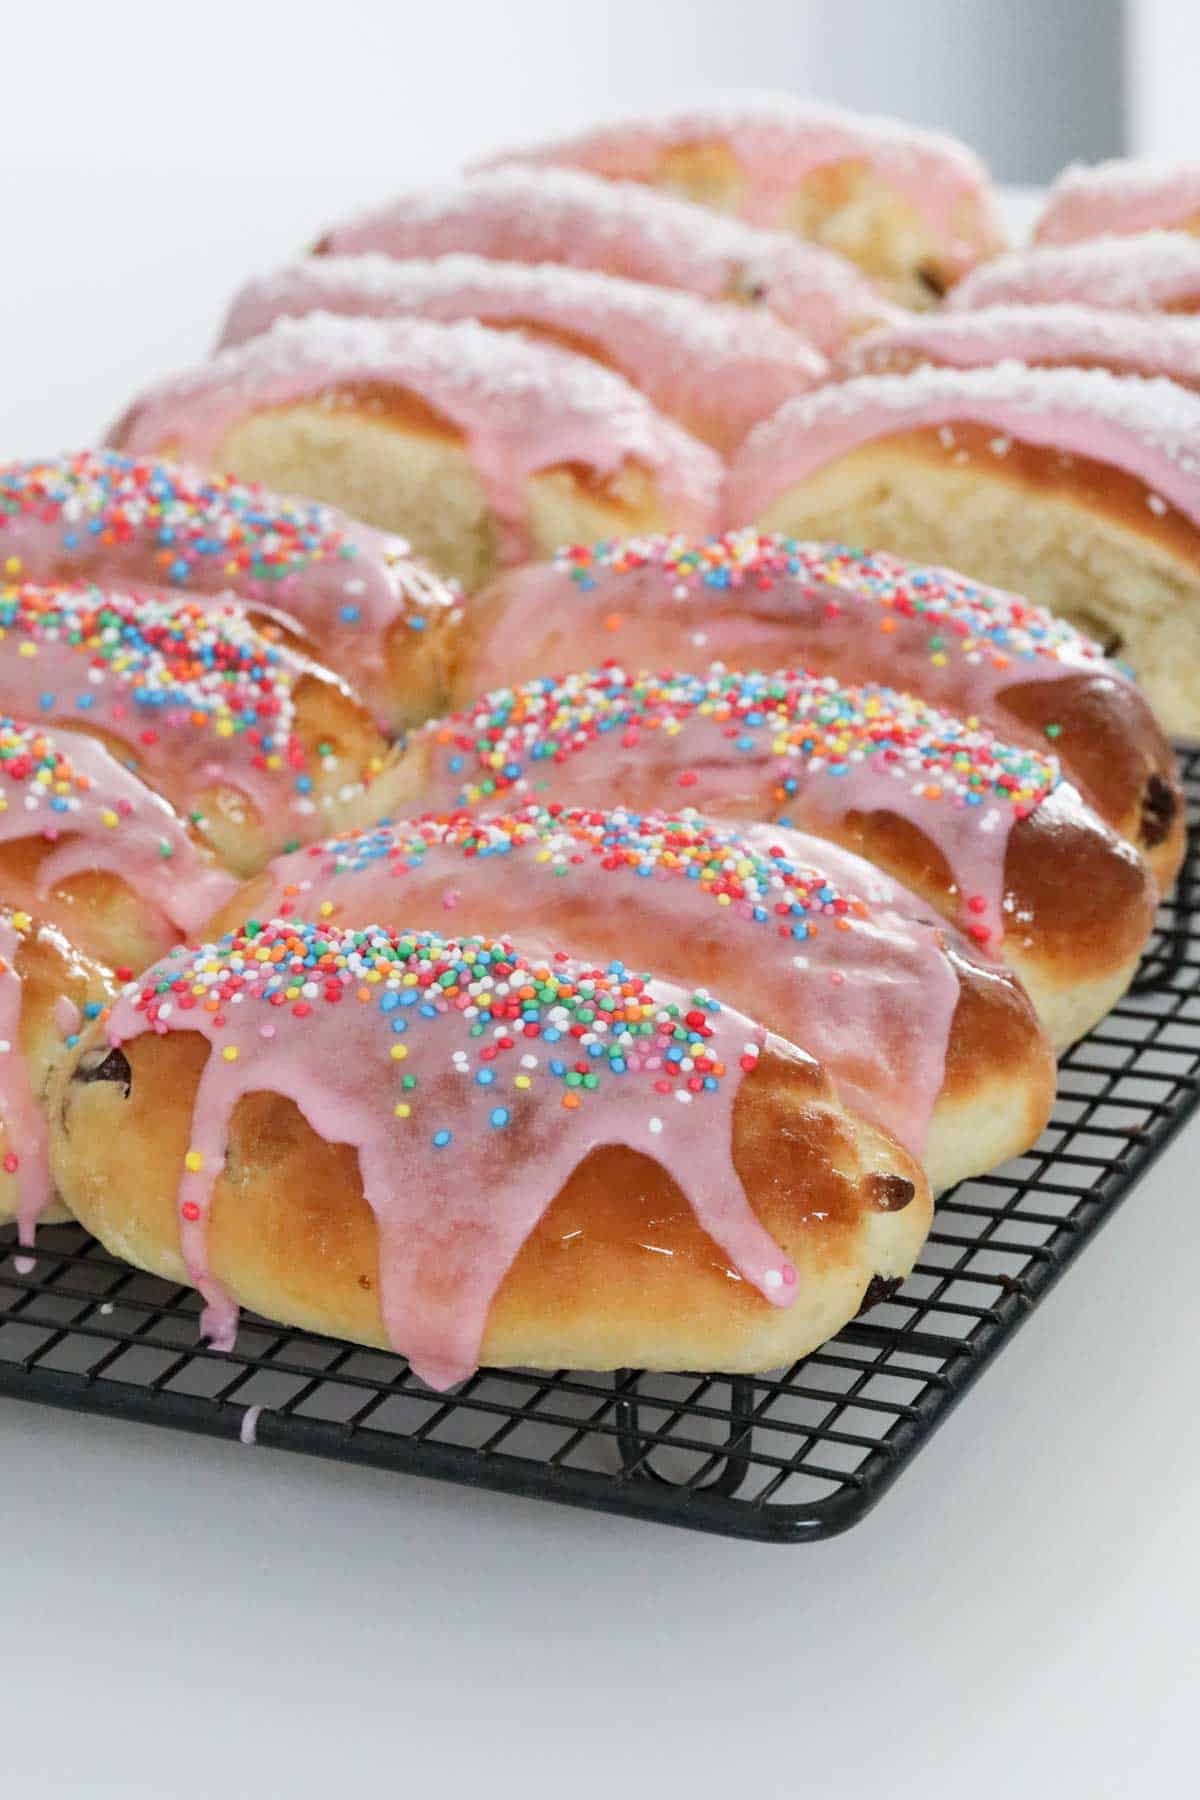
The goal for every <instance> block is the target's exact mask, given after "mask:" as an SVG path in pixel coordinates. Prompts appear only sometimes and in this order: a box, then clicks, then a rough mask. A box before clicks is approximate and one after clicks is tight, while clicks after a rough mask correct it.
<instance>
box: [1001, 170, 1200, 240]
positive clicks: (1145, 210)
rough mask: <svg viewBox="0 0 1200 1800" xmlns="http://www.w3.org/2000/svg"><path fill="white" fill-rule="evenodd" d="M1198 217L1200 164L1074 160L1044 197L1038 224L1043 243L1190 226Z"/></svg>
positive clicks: (1040, 238) (1199, 210) (1122, 235)
mask: <svg viewBox="0 0 1200 1800" xmlns="http://www.w3.org/2000/svg"><path fill="white" fill-rule="evenodd" d="M1197 215H1200V163H1178V164H1176V165H1174V166H1171V165H1169V164H1163V163H1154V162H1139V161H1135V160H1132V159H1129V160H1126V159H1124V158H1114V159H1113V160H1112V161H1111V162H1101V163H1093V164H1091V165H1090V166H1089V165H1088V164H1087V163H1072V164H1071V165H1070V167H1069V168H1067V169H1064V170H1063V172H1062V174H1061V175H1060V176H1059V177H1058V180H1057V181H1056V182H1055V183H1054V185H1053V187H1052V188H1051V189H1050V192H1049V194H1048V195H1047V197H1046V204H1045V206H1044V208H1043V209H1042V213H1041V217H1040V218H1039V219H1038V222H1037V225H1036V226H1035V228H1034V237H1035V238H1036V239H1037V241H1038V243H1040V244H1071V243H1075V242H1077V241H1078V240H1080V239H1082V238H1095V237H1103V236H1106V235H1107V234H1108V233H1110V232H1111V233H1112V234H1113V235H1115V236H1121V237H1124V236H1126V235H1127V234H1130V233H1136V232H1145V231H1155V230H1158V229H1161V228H1167V229H1169V228H1170V227H1171V226H1178V225H1188V224H1190V223H1192V222H1193V221H1195V219H1196V218H1197Z"/></svg>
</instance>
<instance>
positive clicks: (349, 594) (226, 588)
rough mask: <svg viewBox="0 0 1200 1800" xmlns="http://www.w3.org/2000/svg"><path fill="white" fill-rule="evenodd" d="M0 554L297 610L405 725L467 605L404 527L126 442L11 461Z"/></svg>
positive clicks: (294, 619)
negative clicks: (374, 522) (396, 531)
mask: <svg viewBox="0 0 1200 1800" xmlns="http://www.w3.org/2000/svg"><path fill="white" fill-rule="evenodd" d="M0 565H3V567H4V569H5V571H6V573H7V574H8V575H9V576H10V577H12V578H14V579H20V580H23V581H37V582H54V581H77V580H87V581H97V582H112V583H114V584H115V585H118V586H123V587H124V586H129V585H131V584H132V585H134V586H137V587H142V586H147V585H148V586H153V587H161V588H167V587H170V588H182V589H185V590H186V592H187V593H188V594H189V595H190V596H192V597H197V596H212V595H225V596H228V595H229V594H231V593H232V594H235V595H236V596H237V597H238V599H240V600H242V601H244V602H245V603H246V604H247V605H248V606H249V607H250V608H251V609H258V608H262V609H264V610H265V611H267V612H269V613H270V614H271V615H272V616H273V617H275V618H277V619H279V620H280V621H281V622H286V624H287V626H288V627H289V629H292V630H294V632H295V633H296V634H297V635H298V636H299V637H300V638H301V639H302V640H303V641H304V642H305V643H306V644H308V645H311V647H312V648H313V649H315V650H316V651H317V652H318V654H319V655H320V656H321V657H322V658H323V660H324V661H326V662H327V663H329V665H330V666H331V667H333V668H336V669H337V670H338V671H339V672H340V673H341V674H343V675H345V676H346V677H347V678H348V679H349V680H351V681H352V682H353V683H354V684H355V686H356V687H357V688H358V690H359V692H360V693H361V694H362V695H363V697H364V699H366V700H367V701H368V702H369V703H370V705H371V707H372V709H373V710H374V711H375V712H376V713H377V714H378V715H379V716H380V717H381V718H383V719H385V720H386V722H387V723H388V725H389V726H391V727H396V728H399V727H402V726H405V725H409V724H413V723H415V722H416V721H418V720H420V719H422V718H427V717H428V716H429V714H430V713H431V712H433V711H436V710H437V708H438V704H439V702H440V699H441V696H442V691H443V687H444V681H445V664H446V658H447V654H448V645H449V643H450V642H451V641H452V640H453V637H454V632H455V628H456V625H457V621H458V619H459V617H460V615H461V601H462V596H461V594H459V593H458V591H457V590H456V589H455V587H454V586H453V584H452V583H449V582H445V581H442V580H440V579H439V578H438V576H436V575H435V574H434V572H433V570H432V569H428V568H426V567H424V565H423V564H421V563H420V562H418V561H416V559H415V558H414V557H413V556H412V554H411V552H410V546H409V545H408V544H407V543H406V542H405V540H404V539H403V538H399V537H393V536H390V535H387V534H384V533H382V532H378V531H373V530H372V529H371V527H370V526H369V525H361V524H359V523H358V521H357V520H356V519H349V518H347V517H346V515H345V514H344V513H339V512H337V511H335V510H334V509H333V508H332V507H329V506H322V505H320V504H319V503H318V502H317V501H314V500H293V499H287V498H285V497H284V496H282V495H280V494H272V493H269V492H268V491H267V490H266V489H264V488H261V487H257V486H251V487H248V486H246V485H245V484H244V483H242V482H239V481H233V480H231V479H230V478H229V477H228V476H223V475H215V476H214V475H206V474H204V473H202V472H201V471H200V470H199V469H194V468H187V467H185V466H183V465H182V464H178V463H172V462H166V461H163V460H162V459H161V458H158V457H132V456H122V455H120V454H119V453H118V452H117V451H115V450H77V451H73V452H71V453H70V454H67V455H62V456H42V457H31V458H28V459H26V460H24V461H21V462H12V463H7V464H4V465H0Z"/></svg>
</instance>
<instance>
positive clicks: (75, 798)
mask: <svg viewBox="0 0 1200 1800" xmlns="http://www.w3.org/2000/svg"><path fill="white" fill-rule="evenodd" d="M15 788H20V790H21V791H20V793H19V794H17V793H15V792H14V791H13V790H14V789H15ZM91 808H97V809H98V812H97V818H98V821H99V823H100V824H102V825H104V826H105V827H107V828H108V829H110V830H116V829H117V827H118V826H119V825H120V824H121V823H122V821H123V820H124V819H127V818H129V817H130V815H131V814H132V812H133V806H132V803H131V802H130V801H129V800H128V799H126V798H125V797H124V796H122V797H121V798H119V799H114V800H112V801H111V803H109V802H108V800H107V799H106V797H105V796H103V795H99V794H97V792H96V786H95V782H94V781H93V779H92V777H91V776H90V775H88V774H87V773H85V772H84V771H83V770H82V769H79V768H77V767H76V766H75V764H74V762H73V761H72V760H71V756H70V754H69V752H68V751H67V750H66V749H65V748H64V747H63V745H62V744H61V743H60V742H59V741H58V740H57V739H56V738H53V737H51V736H50V735H49V734H48V733H47V732H45V731H42V730H41V729H40V728H39V727H38V726H36V725H24V724H20V723H18V721H16V720H15V719H3V718H0V814H4V813H7V812H9V811H10V810H17V809H19V811H20V814H21V822H22V825H23V826H24V825H26V824H28V827H29V829H30V830H31V831H32V830H36V829H40V830H41V831H42V832H43V833H44V835H45V836H47V837H56V836H57V835H58V834H59V833H60V832H64V831H74V830H77V829H78V815H79V814H80V813H81V812H83V811H84V810H85V809H91ZM172 850H173V846H172V844H171V843H170V841H169V840H168V839H167V838H165V837H164V838H163V840H162V854H163V855H164V856H165V857H168V856H170V855H171V854H172Z"/></svg>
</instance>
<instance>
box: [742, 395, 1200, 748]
mask: <svg viewBox="0 0 1200 1800" xmlns="http://www.w3.org/2000/svg"><path fill="white" fill-rule="evenodd" d="M1197 445H1200V395H1197V394H1194V393H1190V392H1189V391H1187V390H1186V389H1184V388H1181V387H1178V386H1177V385H1176V384H1175V383H1174V382H1172V381H1165V380H1153V381H1150V380H1144V379H1142V378H1141V377H1139V376H1137V375H1113V374H1110V373H1109V372H1108V371H1107V370H1106V369H1100V368H1090V369H1078V368H1046V369H1043V368H1025V367H1024V366H1022V365H1021V364H1019V363H1015V362H1002V363H998V364H996V365H995V366H993V367H991V368H972V369H957V368H918V369H914V370H912V371H910V372H909V373H906V374H893V375H863V376H859V377H857V378H856V379H854V380H852V381H846V382H842V383H840V384H837V385H835V386H832V387H827V388H822V389H821V390H820V391H819V392H818V393H815V394H809V395H801V396H800V397H799V398H798V399H796V400H791V401H789V402H788V403H787V405H786V406H783V407H781V408H780V410H779V411H778V412H777V413H776V414H775V417H774V418H773V419H769V420H767V421H766V422H765V423H764V424H762V425H759V426H757V427H756V428H755V430H754V431H752V432H751V434H750V436H749V437H748V438H747V439H746V442H745V443H744V444H743V446H742V448H741V449H740V450H739V452H738V453H737V456H736V457H735V459H734V461H733V464H732V467H731V471H730V479H729V487H728V492H727V499H726V505H727V512H728V515H729V517H730V518H733V519H737V520H739V521H741V520H745V521H750V522H752V523H753V524H754V525H756V526H757V527H758V528H759V529H760V530H763V531H778V532H782V533H785V534H786V535H788V536H790V537H797V538H802V537H806V536H811V535H814V534H816V533H819V534H820V535H821V536H824V537H831V536H832V537H836V538H839V539H841V540H842V541H843V542H845V543H848V544H870V545H874V546H878V547H879V548H880V549H883V550H888V551H892V552H895V553H896V554H898V555H900V556H908V557H913V558H915V559H916V560H918V561H922V562H931V563H941V564H946V565H947V566H949V567H950V568H954V569H961V570H962V571H963V573H964V574H965V575H968V576H971V577H974V578H975V579H977V580H979V581H984V582H990V583H993V584H995V585H996V586H997V587H1001V588H1007V589H1009V590H1011V591H1012V592H1014V593H1018V594H1024V595H1027V596H1028V597H1029V598H1030V599H1031V600H1033V601H1034V602H1036V603H1037V604H1039V605H1041V606H1045V607H1048V608H1049V609H1050V610H1051V611H1052V612H1054V613H1057V614H1059V615H1060V616H1062V617H1064V618H1066V619H1069V620H1071V621H1072V622H1073V623H1074V624H1075V625H1077V626H1078V627H1079V628H1080V629H1081V630H1082V631H1084V632H1087V633H1088V634H1089V635H1091V636H1093V637H1095V638H1097V639H1098V640H1099V641H1100V642H1101V643H1102V644H1104V646H1105V648H1106V649H1107V650H1108V651H1109V653H1110V654H1119V655H1120V657H1121V659H1122V660H1123V661H1126V662H1128V663H1129V664H1130V665H1131V666H1132V668H1133V671H1134V673H1135V674H1136V675H1137V676H1138V678H1139V680H1140V682H1141V685H1142V687H1143V689H1144V690H1145V693H1146V697H1147V699H1148V700H1149V702H1150V704H1151V706H1152V707H1153V708H1154V711H1155V713H1156V714H1157V716H1158V718H1159V720H1160V721H1161V723H1162V725H1163V726H1164V727H1165V728H1166V729H1167V730H1168V731H1171V732H1178V733H1184V734H1191V735H1196V734H1197V733H1200V453H1198V451H1197Z"/></svg>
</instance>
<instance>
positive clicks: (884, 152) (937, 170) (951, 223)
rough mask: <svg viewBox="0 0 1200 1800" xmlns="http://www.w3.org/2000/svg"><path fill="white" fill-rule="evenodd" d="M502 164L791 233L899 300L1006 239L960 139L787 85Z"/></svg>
mask: <svg viewBox="0 0 1200 1800" xmlns="http://www.w3.org/2000/svg"><path fill="white" fill-rule="evenodd" d="M502 160H504V161H514V160H515V161H520V162H523V163H524V162H528V163H533V164H536V165H538V166H539V167H546V166H554V167H558V168H568V169H586V170H588V171H589V172H590V173H592V174H594V175H603V176H606V177H608V178H610V179H614V178H615V179H620V180H623V181H639V182H646V183H648V184H649V185H650V186H651V187H655V188H662V189H665V190H666V191H667V192H668V193H672V194H681V195H684V196H685V197H686V198H687V199H689V200H693V201H697V202H698V203H699V204H700V205H702V206H711V207H715V208H717V209H718V210H719V211H721V212H728V213H736V214H737V215H738V216H739V217H740V218H743V219H747V220H750V221H751V222H752V223H753V224H755V225H765V226H771V227H774V228H776V229H782V230H786V231H793V232H795V233H796V234H797V236H799V237H802V238H808V239H810V240H812V241H813V242H815V243H818V244H823V245H824V246H826V248H828V249H830V250H837V251H839V252H840V253H841V254H842V255H843V256H847V257H849V258H850V259H851V261H852V262H855V263H857V264H858V266H859V268H860V269H862V270H863V271H864V273H865V274H867V275H870V276H872V277H873V278H874V280H876V281H877V282H878V283H879V284H880V286H881V287H883V288H884V289H885V290H886V291H887V292H888V293H890V294H891V296H892V297H893V299H895V300H897V301H899V302H900V303H901V304H902V305H905V306H916V307H928V306H932V305H933V304H935V302H936V301H937V299H938V298H939V296H940V295H942V294H944V293H945V291H946V289H947V288H948V287H950V286H951V285H952V284H953V283H954V282H955V281H957V280H958V278H959V277H960V276H961V275H963V274H964V273H965V272H966V271H967V270H968V269H970V268H972V267H973V266H974V264H975V263H977V262H979V261H980V260H981V259H983V258H985V257H988V256H992V255H994V254H995V253H996V251H997V250H999V249H1001V248H1002V247H1003V243H1004V238H1003V233H1002V230H1001V226H1000V220H999V215H998V213H997V210H996V204H995V201H994V198H993V196H992V192H991V188H990V185H989V182H988V178H987V172H986V171H985V169H984V168H983V166H982V164H981V163H980V162H979V160H978V158H977V157H976V156H974V155H973V153H972V152H971V151H970V150H968V149H967V148H966V146H965V145H964V144H959V143H956V142H955V140H954V139H953V138H949V137H944V136H942V135H941V134H940V133H939V132H933V131H922V130H919V129H918V128H917V127H915V126H912V125H903V124H901V123H900V122H899V121H898V120H896V119H874V118H869V117H867V116H866V115H864V114H862V113H854V112H847V111H844V110H842V109H841V108H839V107H833V106H823V105H821V104H819V103H818V102H814V101H812V100H797V99H796V98H795V96H794V95H791V94H772V93H763V94H759V93H752V92H751V93H734V94H731V95H729V96H728V97H727V98H724V99H718V100H716V101H710V102H708V103H706V104H703V105H700V106H695V107H689V108H687V109H686V110H684V109H681V110H680V111H677V112H668V113H660V114H658V115H656V116H655V117H652V118H649V119H636V120H631V121H628V122H620V123H617V124H612V125H600V126H596V127H593V128H592V129H591V130H589V131H584V132H581V133H580V134H579V135H578V136H576V137H570V138H565V139H562V140H560V141H559V142H558V143H552V144H545V145H541V146H538V147H535V148H534V149H531V150H525V151H520V152H516V153H512V152H509V153H507V154H506V155H505V156H504V158H503V159H502Z"/></svg>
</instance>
